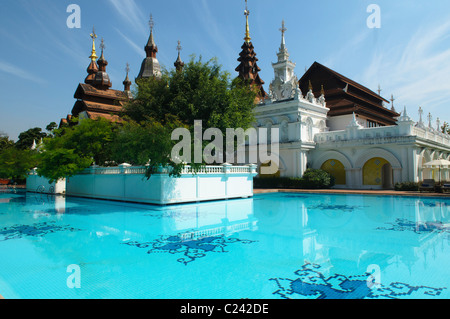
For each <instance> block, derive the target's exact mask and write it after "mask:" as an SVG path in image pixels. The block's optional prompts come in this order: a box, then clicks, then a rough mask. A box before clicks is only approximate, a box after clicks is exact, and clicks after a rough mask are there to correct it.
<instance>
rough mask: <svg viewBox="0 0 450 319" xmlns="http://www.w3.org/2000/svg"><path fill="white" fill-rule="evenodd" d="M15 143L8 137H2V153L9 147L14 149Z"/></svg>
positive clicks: (0, 147) (0, 138) (0, 148)
mask: <svg viewBox="0 0 450 319" xmlns="http://www.w3.org/2000/svg"><path fill="white" fill-rule="evenodd" d="M13 146H14V141H11V140H10V139H9V137H8V136H7V135H0V152H1V151H2V150H4V149H5V148H7V147H13Z"/></svg>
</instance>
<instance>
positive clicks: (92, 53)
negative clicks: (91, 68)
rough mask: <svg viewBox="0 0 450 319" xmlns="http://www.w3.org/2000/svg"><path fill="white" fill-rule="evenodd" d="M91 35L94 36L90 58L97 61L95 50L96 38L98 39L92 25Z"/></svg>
mask: <svg viewBox="0 0 450 319" xmlns="http://www.w3.org/2000/svg"><path fill="white" fill-rule="evenodd" d="M90 37H91V38H92V51H91V56H90V57H89V58H90V59H91V61H94V62H95V61H96V60H97V52H95V39H97V35H96V34H95V27H92V33H91V35H90Z"/></svg>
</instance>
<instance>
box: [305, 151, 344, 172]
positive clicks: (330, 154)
mask: <svg viewBox="0 0 450 319" xmlns="http://www.w3.org/2000/svg"><path fill="white" fill-rule="evenodd" d="M330 159H335V160H338V161H339V162H341V163H342V165H344V167H345V169H350V168H352V167H353V166H352V163H351V162H350V160H349V159H348V157H347V156H345V155H344V154H342V153H341V152H338V151H326V152H324V153H323V154H322V155H320V156H319V157H318V158H317V159H315V160H314V164H313V167H314V168H317V169H319V168H321V167H322V165H323V163H325V162H326V161H328V160H330Z"/></svg>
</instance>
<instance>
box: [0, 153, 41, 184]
mask: <svg viewBox="0 0 450 319" xmlns="http://www.w3.org/2000/svg"><path fill="white" fill-rule="evenodd" d="M37 165H38V159H37V156H36V152H35V151H32V150H29V149H25V150H22V149H19V148H17V147H14V146H10V147H6V148H4V149H2V150H0V178H7V179H13V180H23V179H25V178H26V177H27V174H28V172H29V171H30V170H31V169H33V168H34V167H36V166H37Z"/></svg>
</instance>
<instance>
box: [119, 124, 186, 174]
mask: <svg viewBox="0 0 450 319" xmlns="http://www.w3.org/2000/svg"><path fill="white" fill-rule="evenodd" d="M164 122H165V123H164V124H162V123H161V122H159V121H156V120H154V119H151V118H147V119H146V121H144V122H142V123H140V124H138V123H136V122H134V121H126V122H125V123H123V125H122V126H121V127H120V129H119V130H118V133H117V135H116V139H115V141H114V143H113V146H112V154H111V156H112V159H113V161H114V162H116V163H124V162H126V163H129V164H132V165H147V171H146V176H147V177H148V178H150V176H151V175H152V174H153V173H155V172H157V170H158V169H159V168H161V167H164V168H168V169H169V170H170V171H169V174H170V175H172V176H179V174H180V172H181V169H182V167H183V166H184V165H183V164H176V163H174V162H173V161H172V159H171V156H170V155H171V151H172V148H173V146H174V145H175V142H174V141H172V140H171V138H170V136H171V132H172V131H173V130H174V129H176V128H178V127H183V124H182V123H180V122H179V121H177V120H175V119H174V118H171V117H170V116H168V117H167V118H166V119H165V120H164Z"/></svg>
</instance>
